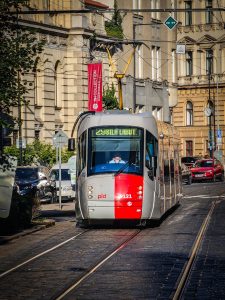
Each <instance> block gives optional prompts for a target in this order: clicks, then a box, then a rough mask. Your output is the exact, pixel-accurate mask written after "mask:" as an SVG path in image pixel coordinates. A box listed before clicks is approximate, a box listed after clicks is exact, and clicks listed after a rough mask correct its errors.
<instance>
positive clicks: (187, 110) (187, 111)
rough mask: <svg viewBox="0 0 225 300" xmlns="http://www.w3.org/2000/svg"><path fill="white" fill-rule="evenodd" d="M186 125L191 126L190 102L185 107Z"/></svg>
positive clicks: (191, 106)
mask: <svg viewBox="0 0 225 300" xmlns="http://www.w3.org/2000/svg"><path fill="white" fill-rule="evenodd" d="M186 125H187V126H192V125H193V104H192V103H191V101H188V102H187V106H186Z"/></svg>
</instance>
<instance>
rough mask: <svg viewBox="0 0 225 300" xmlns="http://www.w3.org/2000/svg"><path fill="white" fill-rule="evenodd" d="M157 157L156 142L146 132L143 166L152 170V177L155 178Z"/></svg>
mask: <svg viewBox="0 0 225 300" xmlns="http://www.w3.org/2000/svg"><path fill="white" fill-rule="evenodd" d="M157 156H158V141H157V139H156V138H155V137H154V136H153V135H152V134H151V133H150V132H149V131H146V153H145V166H146V168H148V169H149V170H150V169H153V170H154V176H156V169H157V159H158V158H157Z"/></svg>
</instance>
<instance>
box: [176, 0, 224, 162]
mask: <svg viewBox="0 0 225 300" xmlns="http://www.w3.org/2000/svg"><path fill="white" fill-rule="evenodd" d="M177 4H178V8H179V9H183V11H182V12H180V13H178V16H177V18H178V21H179V25H178V27H177V44H178V45H179V46H180V45H182V47H184V48H185V53H183V54H177V62H178V104H177V106H176V107H175V108H174V109H173V124H174V125H175V126H176V127H178V128H179V131H180V133H181V140H182V144H181V146H182V154H183V155H184V156H193V155H194V156H197V155H205V154H208V155H210V156H213V155H215V156H217V157H218V158H219V159H224V155H225V148H224V142H225V139H224V135H225V131H224V130H225V128H224V121H225V120H224V103H225V101H224V99H225V33H224V24H225V13H224V11H221V10H220V9H221V8H223V7H224V6H225V1H224V0H221V1H213V0H206V1H203V0H196V1H178V3H177ZM197 8H198V9H201V10H197ZM209 9H214V10H209Z"/></svg>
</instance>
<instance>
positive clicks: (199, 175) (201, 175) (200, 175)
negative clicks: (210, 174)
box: [195, 174, 203, 177]
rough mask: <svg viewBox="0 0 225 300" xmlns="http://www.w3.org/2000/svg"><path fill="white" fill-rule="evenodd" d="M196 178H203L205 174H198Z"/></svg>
mask: <svg viewBox="0 0 225 300" xmlns="http://www.w3.org/2000/svg"><path fill="white" fill-rule="evenodd" d="M195 177H203V174H196V175H195Z"/></svg>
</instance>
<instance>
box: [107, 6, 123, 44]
mask: <svg viewBox="0 0 225 300" xmlns="http://www.w3.org/2000/svg"><path fill="white" fill-rule="evenodd" d="M122 21H123V19H122V17H121V14H120V12H119V10H118V5H117V1H116V0H115V1H114V13H113V16H112V20H110V21H106V22H105V30H106V33H107V35H108V36H110V37H116V38H119V39H123V27H122Z"/></svg>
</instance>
